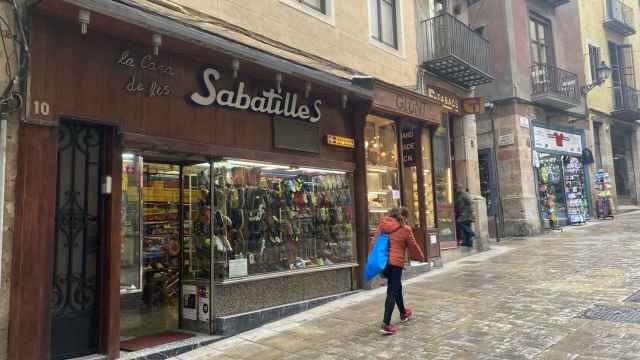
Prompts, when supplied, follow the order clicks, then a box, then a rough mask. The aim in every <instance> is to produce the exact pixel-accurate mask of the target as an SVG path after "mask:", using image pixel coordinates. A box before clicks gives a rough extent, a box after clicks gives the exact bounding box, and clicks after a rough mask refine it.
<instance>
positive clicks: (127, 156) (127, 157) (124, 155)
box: [122, 153, 136, 160]
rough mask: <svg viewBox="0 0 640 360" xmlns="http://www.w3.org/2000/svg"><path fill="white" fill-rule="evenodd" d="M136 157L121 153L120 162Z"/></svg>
mask: <svg viewBox="0 0 640 360" xmlns="http://www.w3.org/2000/svg"><path fill="white" fill-rule="evenodd" d="M135 157H136V155H135V154H132V153H122V160H133V159H135Z"/></svg>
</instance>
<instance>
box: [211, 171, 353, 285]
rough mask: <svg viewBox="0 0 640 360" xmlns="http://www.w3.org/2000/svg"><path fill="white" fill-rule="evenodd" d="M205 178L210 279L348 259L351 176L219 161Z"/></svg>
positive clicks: (351, 219) (351, 243)
mask: <svg viewBox="0 0 640 360" xmlns="http://www.w3.org/2000/svg"><path fill="white" fill-rule="evenodd" d="M213 179H214V186H213V189H214V194H213V199H214V212H213V214H212V216H213V224H214V236H213V238H212V241H211V246H213V248H214V253H215V262H214V263H215V269H214V274H215V278H216V279H217V280H227V279H235V278H241V277H246V276H251V275H259V274H266V273H273V272H282V271H290V270H300V269H308V268H318V267H323V266H330V265H334V264H340V263H351V262H353V261H354V259H353V240H354V229H353V221H354V217H353V215H354V213H353V204H352V198H353V195H352V176H351V174H348V173H345V172H341V171H334V170H323V169H313V168H303V167H300V168H296V167H289V166H284V165H276V164H269V163H261V162H250V161H241V160H224V161H219V162H216V163H214V169H213Z"/></svg>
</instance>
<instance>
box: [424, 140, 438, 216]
mask: <svg viewBox="0 0 640 360" xmlns="http://www.w3.org/2000/svg"><path fill="white" fill-rule="evenodd" d="M421 145H422V172H423V173H424V200H425V212H426V219H427V224H426V225H427V228H435V227H436V213H435V204H434V199H433V158H432V155H431V130H430V129H426V128H425V129H422V141H421Z"/></svg>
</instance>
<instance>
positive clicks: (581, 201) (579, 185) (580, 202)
mask: <svg viewBox="0 0 640 360" xmlns="http://www.w3.org/2000/svg"><path fill="white" fill-rule="evenodd" d="M563 165H564V166H563V179H564V193H565V198H566V204H567V221H568V223H569V224H570V225H581V224H584V223H585V222H586V221H587V217H588V213H589V205H588V203H587V199H586V197H585V194H584V171H583V168H582V163H581V162H580V159H579V158H577V157H573V156H563Z"/></svg>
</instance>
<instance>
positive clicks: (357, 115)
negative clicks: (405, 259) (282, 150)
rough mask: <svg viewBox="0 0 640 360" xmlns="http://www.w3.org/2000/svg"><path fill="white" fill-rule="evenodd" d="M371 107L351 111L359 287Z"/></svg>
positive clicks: (366, 220)
mask: <svg viewBox="0 0 640 360" xmlns="http://www.w3.org/2000/svg"><path fill="white" fill-rule="evenodd" d="M370 109H371V105H370V104H364V103H363V104H358V106H357V107H356V108H355V110H354V111H353V115H352V118H353V123H354V124H355V133H354V134H353V136H354V137H355V139H356V171H355V172H354V176H353V177H354V179H353V182H354V188H355V191H354V195H355V196H354V207H355V211H356V253H357V256H358V265H359V267H358V269H357V270H354V271H357V274H355V275H356V276H354V278H356V280H357V281H356V282H357V285H358V287H359V288H362V287H364V285H365V281H364V267H365V264H366V260H367V255H368V251H369V215H368V213H369V201H368V199H367V168H366V163H367V162H366V156H367V150H366V149H365V147H364V138H365V137H364V126H365V123H366V121H367V115H368V114H369V111H370Z"/></svg>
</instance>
